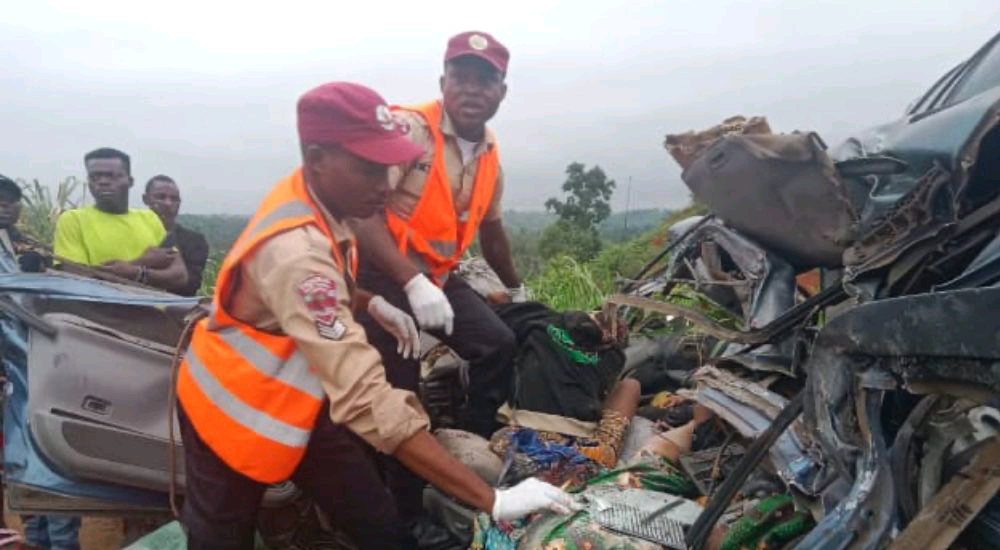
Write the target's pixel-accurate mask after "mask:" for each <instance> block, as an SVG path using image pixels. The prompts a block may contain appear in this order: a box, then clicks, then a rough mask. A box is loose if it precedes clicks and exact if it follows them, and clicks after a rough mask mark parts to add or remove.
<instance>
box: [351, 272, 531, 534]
mask: <svg viewBox="0 0 1000 550" xmlns="http://www.w3.org/2000/svg"><path fill="white" fill-rule="evenodd" d="M358 286H359V287H360V288H362V289H364V290H367V291H369V292H372V293H374V294H377V295H379V296H382V297H383V298H385V299H386V301H388V302H389V303H391V304H392V305H394V306H396V307H398V308H400V309H402V310H403V311H405V312H407V313H409V314H410V315H413V312H412V310H411V309H410V302H409V299H408V298H407V297H406V292H405V291H404V290H403V288H402V287H401V286H400V285H399V284H398V283H396V282H395V281H393V280H392V279H391V278H390V277H388V276H386V275H385V274H383V273H381V272H379V271H378V270H377V269H376V268H375V267H374V266H373V265H371V264H366V263H365V262H364V261H363V260H362V263H361V266H360V269H359V274H358ZM443 290H444V293H445V295H446V296H447V297H448V301H449V302H450V303H451V308H452V310H453V311H454V312H455V320H454V327H453V328H454V330H453V331H452V333H451V335H450V336H449V335H445V334H444V332H442V331H430V333H431V334H432V335H433V336H434V337H435V338H437V339H438V340H440V341H442V342H444V343H445V345H447V346H448V347H450V348H451V349H452V350H454V351H455V353H457V354H458V355H459V357H461V358H462V359H464V360H466V361H468V362H469V412H468V416H467V417H466V418H464V419H461V420H460V423H461V425H460V427H461V428H462V429H464V430H466V431H470V432H473V433H477V434H479V435H481V436H483V437H486V438H487V439H488V438H489V437H490V436H491V435H492V434H493V432H494V431H496V428H497V427H498V424H497V422H496V412H497V409H499V408H500V406H501V405H502V404H503V403H504V401H506V400H507V396H508V395H509V393H510V384H511V372H512V371H513V358H514V352H515V347H516V341H515V338H514V333H513V332H512V331H511V330H510V328H509V327H508V326H507V325H506V324H505V323H504V322H503V321H502V320H501V319H500V318H499V317H498V316H497V314H496V313H494V312H493V310H492V309H491V308H490V307H489V305H487V303H486V302H485V301H484V300H483V298H482V297H481V296H480V295H479V294H478V293H476V291H475V290H473V289H472V287H470V286H469V285H468V284H467V283H466V282H465V281H463V280H462V279H461V278H460V277H458V276H457V275H454V274H453V275H452V276H450V277H448V280H447V281H446V282H445V285H444V289H443ZM358 321H360V322H361V324H362V325H363V326H364V327H365V333H366V335H367V336H368V341H369V342H370V343H371V344H372V345H373V346H375V348H376V349H378V351H379V353H380V354H381V355H382V362H383V364H384V365H385V374H386V378H388V380H389V383H390V384H392V385H393V386H395V387H397V388H402V389H406V390H410V391H413V392H417V391H418V390H419V384H420V361H419V360H416V359H404V358H403V357H402V356H400V355H399V354H398V353H396V338H395V337H394V336H393V335H392V334H390V333H389V332H387V331H386V330H385V329H384V328H382V326H381V325H379V324H378V322H377V321H375V320H374V319H373V318H372V317H371V316H370V315H368V314H367V313H362V314H360V315H358ZM383 467H384V469H385V471H386V475H387V477H388V481H389V487H390V488H391V489H392V492H393V495H394V496H395V498H396V503H397V505H398V507H399V512H400V516H402V518H403V519H404V520H410V519H413V518H414V517H416V516H418V515H419V514H420V513H421V509H422V491H423V486H424V482H423V480H421V479H420V478H418V477H417V476H416V475H414V474H412V473H411V472H410V471H409V470H407V469H406V468H405V467H404V466H403V465H402V464H400V463H399V462H398V461H396V460H395V459H394V458H391V457H384V459H383Z"/></svg>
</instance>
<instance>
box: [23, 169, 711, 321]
mask: <svg viewBox="0 0 1000 550" xmlns="http://www.w3.org/2000/svg"><path fill="white" fill-rule="evenodd" d="M567 174H568V178H567V184H566V185H564V186H563V189H564V191H565V192H566V197H565V200H560V199H552V200H550V201H549V205H550V210H555V209H553V208H552V207H551V205H553V204H559V205H560V206H561V213H556V212H541V211H535V212H526V211H507V212H505V213H504V222H505V225H506V227H507V230H508V234H509V236H510V240H511V248H512V251H513V255H514V261H515V264H516V265H517V267H518V270H519V271H520V272H521V273H522V275H523V276H524V277H525V280H526V283H527V285H528V288H529V289H530V290H531V292H532V294H533V296H534V297H535V298H536V299H539V300H541V301H544V302H546V303H548V304H549V305H551V306H552V307H555V308H557V309H568V308H577V309H589V308H594V307H597V306H598V305H599V304H600V302H601V300H602V299H603V297H604V296H605V295H607V294H608V293H609V292H612V291H613V290H614V288H615V283H616V281H617V280H619V279H620V278H627V277H631V276H633V275H635V274H636V273H637V272H638V271H639V270H640V269H641V268H642V266H643V265H644V264H645V263H646V262H647V261H648V260H649V259H650V258H651V257H653V256H654V255H655V254H656V253H657V252H659V251H660V250H661V249H662V248H663V246H664V245H665V241H666V228H667V227H668V226H669V225H670V224H671V223H673V221H676V220H679V219H682V218H684V217H687V216H690V215H693V214H695V213H698V212H699V211H700V209H698V208H697V207H689V208H686V209H684V210H681V211H678V212H673V213H671V212H670V211H667V210H660V209H643V210H635V211H631V212H615V213H612V212H611V211H610V208H608V209H606V210H605V209H604V207H603V206H601V205H602V204H603V205H606V204H607V202H608V199H610V196H611V190H613V188H614V187H613V186H614V182H613V181H611V180H608V179H607V178H606V177H605V176H604V173H603V172H601V171H600V169H599V168H598V167H595V168H593V169H590V170H586V169H585V167H584V166H583V165H580V164H577V163H574V164H573V165H570V167H569V168H567ZM574 178H575V179H574ZM588 178H590V179H589V180H588ZM20 183H21V185H22V187H23V188H24V190H25V194H24V209H23V214H22V218H21V224H20V225H21V227H22V229H23V230H24V231H25V232H26V233H28V234H29V235H32V236H33V237H35V238H36V239H38V240H40V241H42V242H52V232H53V229H54V227H55V221H56V219H57V218H58V216H59V214H61V213H62V212H63V211H65V210H67V209H70V208H75V207H77V206H79V205H81V204H83V200H84V192H85V188H86V186H85V185H84V184H83V182H81V181H80V180H77V179H75V178H67V179H65V180H63V181H62V182H60V183H59V184H58V185H57V186H56V188H55V190H54V192H53V190H51V189H50V188H49V187H47V186H45V185H42V184H40V183H39V182H38V181H33V182H31V183H27V182H23V181H22V182H20ZM588 185H589V189H590V191H589V192H590V193H591V199H596V200H589V201H588V200H584V201H582V202H581V201H579V200H575V199H579V197H578V195H579V194H580V193H581V192H587V191H586V190H587V188H588ZM601 189H604V191H601ZM565 205H572V206H573V207H572V208H569V209H567V208H566V206H565ZM595 205H596V214H594V212H593V211H594V206H595ZM588 208H590V209H591V210H592V212H589V213H588V212H587V209H588ZM567 212H569V214H567ZM179 222H180V223H181V224H182V225H184V226H186V227H188V228H190V229H194V230H196V231H200V232H201V233H203V234H204V235H205V237H206V238H207V240H208V243H209V246H210V247H211V255H210V257H209V263H208V266H207V268H206V273H205V283H204V286H203V287H202V293H203V294H205V295H210V294H211V293H212V290H213V288H214V281H215V275H216V273H217V271H218V267H219V263H220V262H221V260H222V258H223V256H224V255H225V252H226V250H228V249H229V247H230V245H231V244H232V243H233V241H234V240H235V239H236V237H237V236H238V235H239V233H240V231H242V230H243V227H244V225H245V224H246V222H247V216H237V215H221V214H213V215H196V214H181V216H180V218H179ZM477 252H478V247H476V246H474V247H473V249H472V250H471V251H470V253H471V254H475V253H477Z"/></svg>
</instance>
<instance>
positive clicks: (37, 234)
mask: <svg viewBox="0 0 1000 550" xmlns="http://www.w3.org/2000/svg"><path fill="white" fill-rule="evenodd" d="M18 184H19V185H20V186H21V189H22V191H23V196H22V197H21V220H20V222H19V223H18V226H19V227H20V229H21V230H22V231H23V232H24V233H25V234H26V235H28V236H29V237H32V238H34V239H35V240H37V241H39V242H43V243H52V238H53V236H54V235H55V231H56V221H57V220H58V219H59V216H60V215H61V214H62V213H63V212H65V211H67V210H72V209H73V208H76V207H77V206H78V205H79V204H80V203H78V202H77V201H74V200H73V198H72V197H74V196H77V195H78V194H79V195H80V196H81V198H82V193H83V191H84V190H85V188H86V185H84V183H83V182H82V181H80V180H78V179H76V178H74V177H68V178H66V179H64V180H62V181H60V182H59V184H58V185H57V186H56V190H55V194H53V193H52V189H51V188H49V186H47V185H42V184H41V183H40V182H39V181H38V180H37V179H36V180H32V182H31V183H27V182H25V181H20V180H19V181H18Z"/></svg>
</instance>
